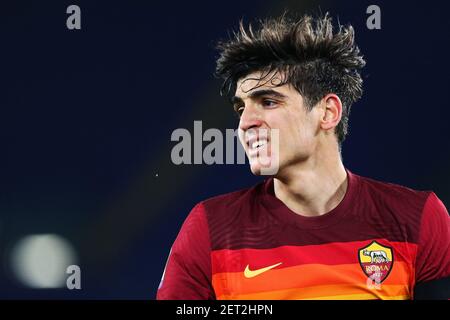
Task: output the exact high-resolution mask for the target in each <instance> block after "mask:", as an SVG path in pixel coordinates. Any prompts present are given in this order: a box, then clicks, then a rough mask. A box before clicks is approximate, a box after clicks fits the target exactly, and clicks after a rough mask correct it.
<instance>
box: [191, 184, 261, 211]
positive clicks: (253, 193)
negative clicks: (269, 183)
mask: <svg viewBox="0 0 450 320" xmlns="http://www.w3.org/2000/svg"><path fill="white" fill-rule="evenodd" d="M265 182H266V180H264V181H261V182H259V183H258V184H255V185H254V186H251V187H247V188H243V189H240V190H236V191H233V192H229V193H224V194H220V195H217V196H214V197H211V198H208V199H206V200H203V201H201V202H200V203H199V204H198V205H200V206H202V207H203V208H204V209H205V211H207V212H215V211H222V210H227V209H236V208H238V207H241V206H247V205H249V204H251V203H252V202H254V201H255V199H256V198H257V197H258V196H259V195H260V194H262V192H263V189H264V184H265Z"/></svg>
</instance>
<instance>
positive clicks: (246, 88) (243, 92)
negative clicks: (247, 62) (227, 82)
mask: <svg viewBox="0 0 450 320" xmlns="http://www.w3.org/2000/svg"><path fill="white" fill-rule="evenodd" d="M284 82H285V76H284V74H282V73H280V72H278V71H272V72H267V71H255V72H252V73H250V74H248V75H246V76H244V77H242V78H240V79H239V80H238V82H237V83H236V92H235V96H237V97H245V96H247V95H248V94H250V93H251V92H252V91H255V90H257V89H258V90H263V89H272V90H276V91H279V92H284V93H289V91H290V90H291V89H293V88H291V85H289V84H285V83H284ZM283 83H284V84H283Z"/></svg>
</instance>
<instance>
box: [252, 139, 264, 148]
mask: <svg viewBox="0 0 450 320" xmlns="http://www.w3.org/2000/svg"><path fill="white" fill-rule="evenodd" d="M266 144H267V140H261V141H255V142H253V143H252V146H251V148H252V149H256V148H259V147H262V146H264V145H266Z"/></svg>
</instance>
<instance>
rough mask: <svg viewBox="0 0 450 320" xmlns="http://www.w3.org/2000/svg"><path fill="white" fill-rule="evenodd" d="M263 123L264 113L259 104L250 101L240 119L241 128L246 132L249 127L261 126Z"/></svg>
mask: <svg viewBox="0 0 450 320" xmlns="http://www.w3.org/2000/svg"><path fill="white" fill-rule="evenodd" d="M262 123H263V119H262V115H261V112H260V110H258V108H257V106H255V105H254V104H253V103H249V104H248V105H246V106H245V108H244V111H243V112H242V114H241V118H240V121H239V129H241V130H243V131H244V132H245V131H247V130H248V129H252V128H259V127H260V126H261V125H262Z"/></svg>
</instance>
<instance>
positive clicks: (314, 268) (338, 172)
mask: <svg viewBox="0 0 450 320" xmlns="http://www.w3.org/2000/svg"><path fill="white" fill-rule="evenodd" d="M219 49H220V50H221V55H220V58H219V59H218V62H217V73H218V75H220V76H221V77H223V78H224V79H225V82H224V86H223V91H224V92H225V93H226V94H228V95H230V96H232V97H231V99H232V102H233V105H234V108H235V110H236V112H238V113H239V115H240V122H239V132H240V135H239V136H240V140H241V142H242V144H243V146H244V149H245V151H246V154H247V156H248V158H249V161H250V166H251V170H252V172H253V173H254V174H264V172H268V171H267V170H266V169H267V168H268V167H270V168H271V169H273V168H275V170H273V172H272V173H271V176H270V177H268V178H267V179H266V180H265V181H263V182H262V183H260V184H258V185H256V186H254V187H252V188H249V189H245V190H241V191H237V192H233V193H229V194H225V195H221V196H218V197H214V198H212V199H208V200H206V201H202V202H200V203H198V204H197V205H196V206H195V207H194V208H193V209H192V211H191V213H190V214H189V216H188V217H187V219H186V221H185V222H184V224H183V226H182V228H181V231H180V232H179V234H178V237H177V239H176V240H175V242H174V244H173V246H172V249H171V252H170V255H169V259H168V262H167V265H166V268H165V272H164V275H163V279H162V280H161V284H160V287H159V290H158V293H157V298H158V299H412V298H414V297H415V291H417V290H419V289H420V284H421V283H424V284H426V288H427V291H426V292H431V293H432V294H433V295H431V296H428V297H430V298H450V295H447V294H448V292H445V289H446V288H449V287H450V286H449V285H448V284H449V276H450V219H449V215H448V213H447V211H446V209H445V207H444V205H443V203H442V202H441V201H440V200H439V199H438V198H437V196H436V195H435V194H434V193H433V192H425V191H415V190H411V189H409V188H406V187H402V186H398V185H394V184H389V183H383V182H378V181H374V180H371V179H368V178H364V177H361V176H358V175H356V174H353V173H351V172H350V171H349V170H346V168H345V167H344V165H343V163H342V159H341V155H340V146H341V144H342V142H343V141H344V138H345V136H346V133H347V126H348V116H349V113H350V107H351V105H352V104H353V103H354V102H355V101H356V100H358V99H359V98H360V96H361V94H362V79H361V77H360V74H359V72H360V69H361V68H363V67H364V65H365V61H364V60H363V58H362V56H361V55H360V53H359V50H358V48H357V47H356V45H355V43H354V31H353V28H352V27H351V26H348V27H342V26H340V27H339V28H338V30H333V28H332V22H331V19H330V18H329V17H328V16H325V17H323V18H318V19H313V18H311V17H309V16H304V17H303V18H301V19H300V20H298V21H290V20H289V19H287V18H286V17H282V18H280V19H276V20H267V21H265V22H263V23H262V24H261V27H260V28H259V29H258V30H257V31H253V30H252V28H249V30H248V31H247V30H245V28H244V27H243V26H242V24H241V27H240V31H239V32H238V33H237V34H236V35H235V37H234V38H233V39H232V40H230V41H228V42H223V43H221V44H220V45H219ZM273 133H276V135H274V134H273ZM274 137H276V138H274ZM269 171H270V170H269ZM428 289H429V290H428Z"/></svg>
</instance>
